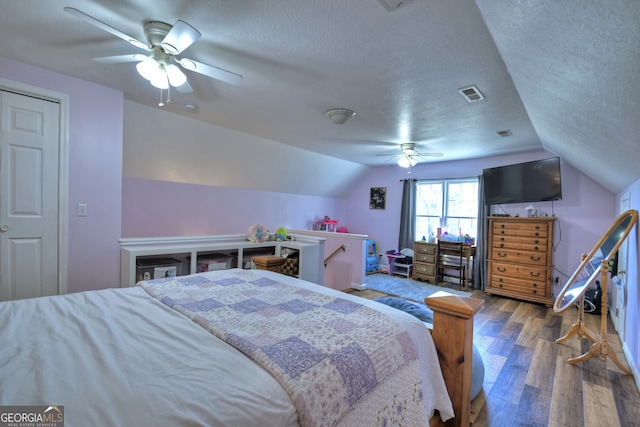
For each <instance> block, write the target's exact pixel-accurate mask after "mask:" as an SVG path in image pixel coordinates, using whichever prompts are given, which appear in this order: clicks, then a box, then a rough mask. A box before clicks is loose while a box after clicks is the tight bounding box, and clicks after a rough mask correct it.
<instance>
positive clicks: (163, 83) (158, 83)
mask: <svg viewBox="0 0 640 427" xmlns="http://www.w3.org/2000/svg"><path fill="white" fill-rule="evenodd" d="M150 82H151V84H152V85H153V86H155V87H157V88H158V89H169V79H167V75H166V74H165V73H162V74H158V75H157V76H155V77H154V78H153V79H152V80H150Z"/></svg>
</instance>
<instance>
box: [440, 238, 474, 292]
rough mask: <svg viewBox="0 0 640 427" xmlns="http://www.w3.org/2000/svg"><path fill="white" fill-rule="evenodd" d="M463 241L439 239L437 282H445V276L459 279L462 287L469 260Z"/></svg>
mask: <svg viewBox="0 0 640 427" xmlns="http://www.w3.org/2000/svg"><path fill="white" fill-rule="evenodd" d="M466 261H467V260H466V258H465V256H464V248H463V244H462V242H442V241H438V253H437V257H436V283H438V284H439V283H441V282H444V278H445V277H454V278H456V279H458V281H459V284H460V289H461V290H462V285H463V284H465V278H466V277H467V262H466Z"/></svg>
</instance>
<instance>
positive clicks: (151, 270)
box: [136, 258, 182, 282]
mask: <svg viewBox="0 0 640 427" xmlns="http://www.w3.org/2000/svg"><path fill="white" fill-rule="evenodd" d="M181 274H182V261H179V260H177V259H174V258H146V259H138V260H137V261H136V281H138V282H139V281H141V280H151V279H162V278H164V277H175V276H180V275H181Z"/></svg>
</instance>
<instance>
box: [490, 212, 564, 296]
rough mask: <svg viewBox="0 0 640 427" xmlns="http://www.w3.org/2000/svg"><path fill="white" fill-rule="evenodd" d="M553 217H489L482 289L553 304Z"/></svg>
mask: <svg viewBox="0 0 640 427" xmlns="http://www.w3.org/2000/svg"><path fill="white" fill-rule="evenodd" d="M553 222H554V218H518V217H495V216H490V217H489V229H488V237H489V240H488V242H487V251H488V252H487V263H488V266H487V288H486V289H485V292H487V293H489V294H495V295H503V296H507V297H512V298H518V299H521V300H525V301H531V302H538V303H543V304H546V305H548V306H551V305H552V304H553V297H552V294H551V289H552V287H551V279H552V275H553Z"/></svg>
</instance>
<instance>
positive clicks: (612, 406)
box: [350, 290, 640, 427]
mask: <svg viewBox="0 0 640 427" xmlns="http://www.w3.org/2000/svg"><path fill="white" fill-rule="evenodd" d="M350 293H352V294H354V295H358V296H361V297H363V298H367V299H375V298H378V297H381V296H385V295H384V294H381V293H379V292H376V291H372V290H365V291H351V292H350ZM473 296H474V297H476V298H480V299H483V300H484V301H485V306H484V308H483V309H482V310H481V311H480V312H479V313H478V314H477V315H476V318H475V322H474V343H475V345H476V347H477V348H478V350H479V351H480V354H481V355H482V359H483V361H484V364H485V378H484V384H483V387H482V391H481V392H480V394H479V395H478V397H476V399H475V400H473V402H472V403H471V421H472V425H473V426H474V427H485V426H489V427H494V426H495V427H504V426H554V427H557V426H563V427H564V426H567V427H573V426H594V427H596V426H597V427H601V426H602V427H604V426H606V427H610V426H640V392H639V391H638V387H637V385H636V383H635V380H634V378H633V377H632V376H630V375H625V374H624V373H623V372H622V371H621V370H620V369H619V368H618V367H617V366H616V365H615V364H614V363H613V362H612V361H611V360H610V359H609V358H607V360H606V361H602V360H600V359H599V358H597V357H594V358H591V359H589V360H587V361H585V362H582V363H578V364H575V365H570V364H569V363H567V359H568V358H571V357H577V356H580V355H581V354H584V353H585V352H586V351H587V350H588V349H589V347H590V344H589V342H588V340H586V339H584V340H579V339H578V338H577V337H573V338H571V339H570V340H569V341H566V342H565V343H563V344H556V342H555V340H556V339H557V338H559V337H561V336H563V335H564V334H566V333H567V331H568V330H569V328H570V326H571V325H572V324H573V323H574V322H575V321H576V318H577V317H576V316H577V310H573V309H568V310H566V311H565V312H563V313H560V314H558V313H555V312H554V311H553V309H552V308H550V307H545V306H543V305H539V304H530V303H527V302H523V301H517V300H513V299H509V298H502V297H497V296H490V295H486V294H485V293H484V292H482V291H475V292H474V293H473ZM585 323H586V324H587V325H588V326H589V327H590V328H591V329H592V330H593V331H594V332H598V331H599V330H600V316H598V315H591V314H586V315H585ZM608 325H609V326H608V332H609V333H608V339H609V343H610V350H612V351H615V352H616V354H617V356H618V359H620V361H621V362H622V363H623V365H624V366H628V365H627V361H626V358H625V356H624V353H623V352H622V346H621V343H620V339H619V337H618V335H617V333H616V332H615V329H614V328H613V324H612V323H611V320H610V319H609V322H608Z"/></svg>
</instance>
